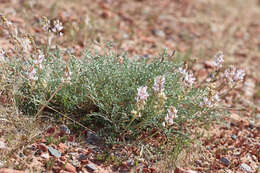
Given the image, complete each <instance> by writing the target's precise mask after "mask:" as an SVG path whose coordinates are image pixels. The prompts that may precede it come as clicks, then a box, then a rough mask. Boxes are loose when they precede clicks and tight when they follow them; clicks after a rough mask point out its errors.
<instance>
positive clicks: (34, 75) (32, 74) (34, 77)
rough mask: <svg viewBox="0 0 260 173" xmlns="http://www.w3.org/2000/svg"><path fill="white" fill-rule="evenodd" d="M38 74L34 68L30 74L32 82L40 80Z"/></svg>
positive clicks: (29, 77)
mask: <svg viewBox="0 0 260 173" xmlns="http://www.w3.org/2000/svg"><path fill="white" fill-rule="evenodd" d="M36 73H37V71H36V69H35V68H33V67H32V68H31V69H30V70H29V72H28V79H29V80H31V81H36V80H38V77H37V76H36Z"/></svg>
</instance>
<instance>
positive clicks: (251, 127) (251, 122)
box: [248, 121, 255, 129]
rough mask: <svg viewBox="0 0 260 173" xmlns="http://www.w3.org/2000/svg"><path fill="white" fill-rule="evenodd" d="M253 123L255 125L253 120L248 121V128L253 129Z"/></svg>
mask: <svg viewBox="0 0 260 173" xmlns="http://www.w3.org/2000/svg"><path fill="white" fill-rule="evenodd" d="M254 125H255V122H254V121H250V122H249V126H248V127H249V128H250V129H253V128H254Z"/></svg>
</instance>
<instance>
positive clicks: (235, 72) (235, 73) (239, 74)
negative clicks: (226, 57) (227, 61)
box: [224, 66, 245, 87]
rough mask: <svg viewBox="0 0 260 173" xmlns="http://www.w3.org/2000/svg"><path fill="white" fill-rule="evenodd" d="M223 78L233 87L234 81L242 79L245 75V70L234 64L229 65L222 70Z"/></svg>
mask: <svg viewBox="0 0 260 173" xmlns="http://www.w3.org/2000/svg"><path fill="white" fill-rule="evenodd" d="M224 75H225V78H226V79H227V82H228V84H229V86H230V87H233V86H234V85H235V84H236V83H238V82H240V81H243V79H244V77H245V71H244V70H242V69H237V68H235V67H234V66H230V67H229V68H227V69H226V70H225V72H224Z"/></svg>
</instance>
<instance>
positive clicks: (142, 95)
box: [136, 86, 149, 102]
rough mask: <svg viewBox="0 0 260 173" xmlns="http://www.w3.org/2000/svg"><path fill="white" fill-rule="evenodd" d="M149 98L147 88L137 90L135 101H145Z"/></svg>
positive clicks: (142, 87)
mask: <svg viewBox="0 0 260 173" xmlns="http://www.w3.org/2000/svg"><path fill="white" fill-rule="evenodd" d="M148 96H149V94H148V92H147V86H141V87H139V88H138V89H137V97H136V101H137V102H139V101H146V99H147V97H148Z"/></svg>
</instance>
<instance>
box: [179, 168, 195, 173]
mask: <svg viewBox="0 0 260 173" xmlns="http://www.w3.org/2000/svg"><path fill="white" fill-rule="evenodd" d="M174 173H197V172H196V171H192V170H185V169H182V168H176V169H175V170H174Z"/></svg>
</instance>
